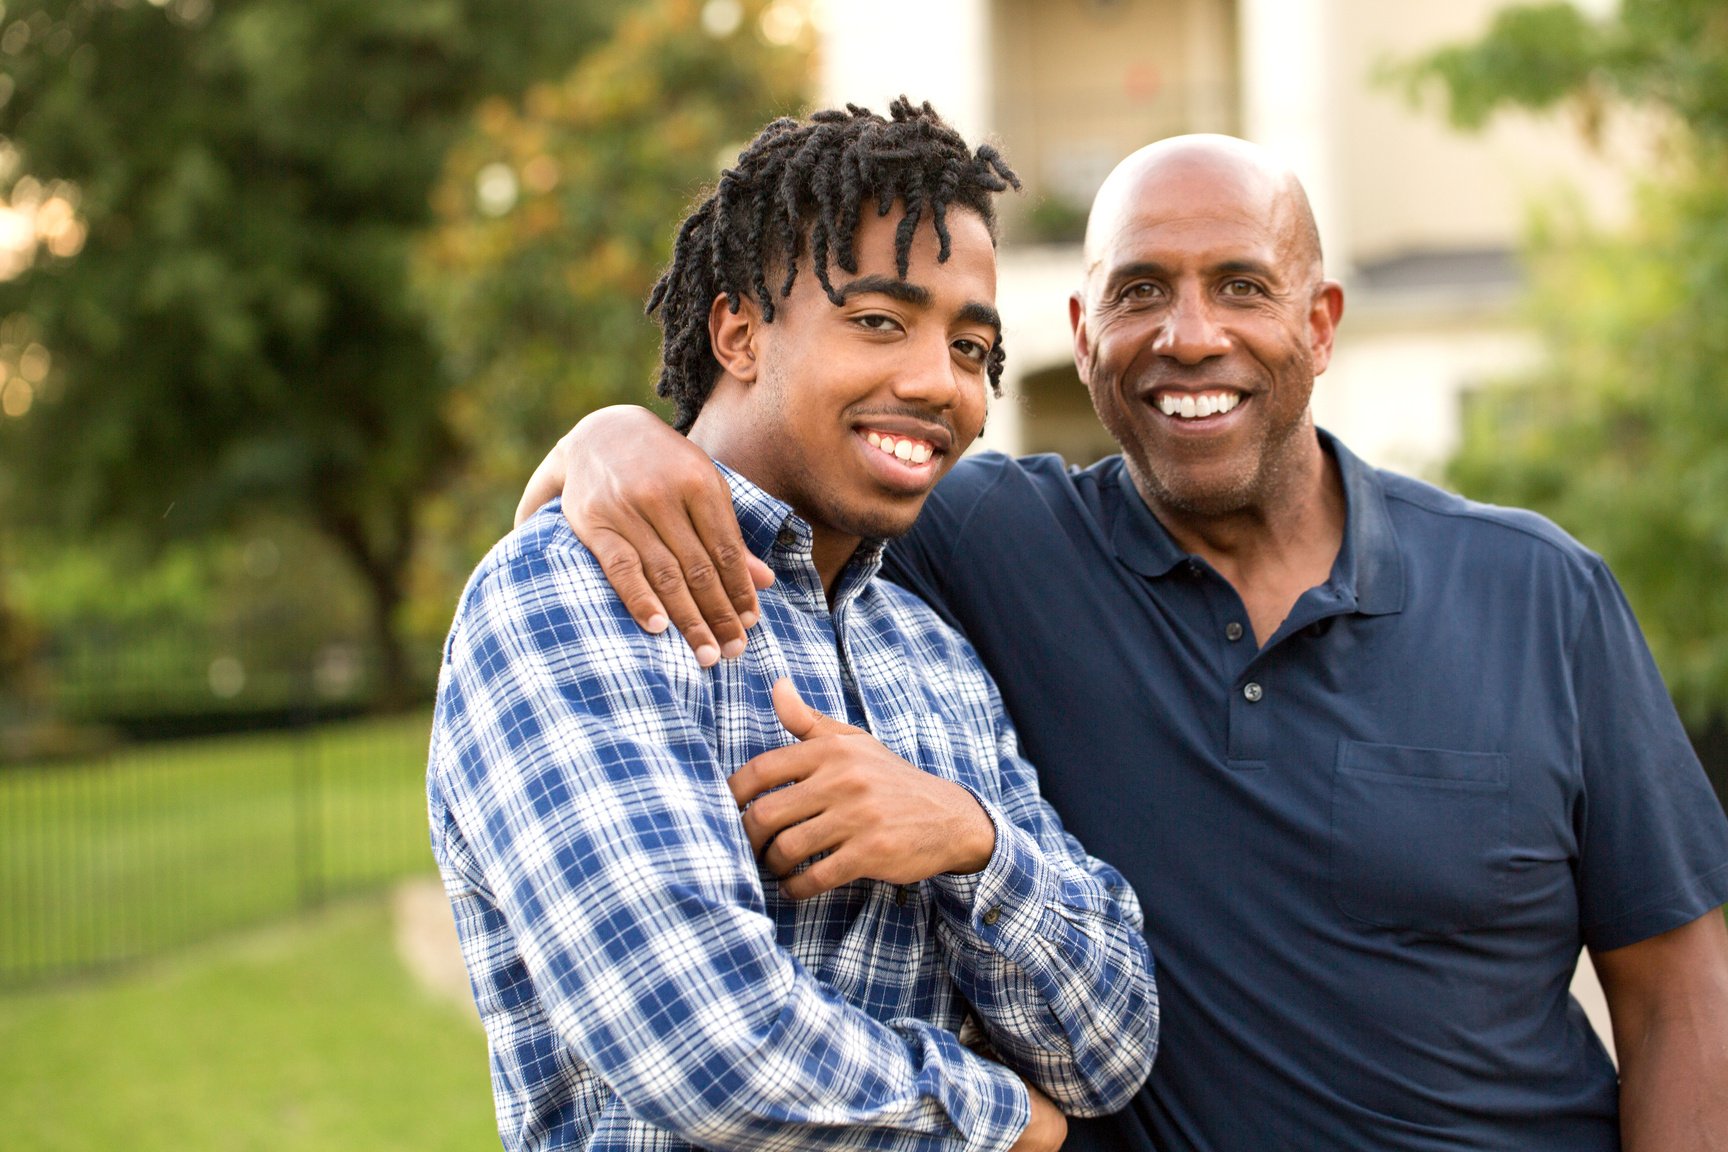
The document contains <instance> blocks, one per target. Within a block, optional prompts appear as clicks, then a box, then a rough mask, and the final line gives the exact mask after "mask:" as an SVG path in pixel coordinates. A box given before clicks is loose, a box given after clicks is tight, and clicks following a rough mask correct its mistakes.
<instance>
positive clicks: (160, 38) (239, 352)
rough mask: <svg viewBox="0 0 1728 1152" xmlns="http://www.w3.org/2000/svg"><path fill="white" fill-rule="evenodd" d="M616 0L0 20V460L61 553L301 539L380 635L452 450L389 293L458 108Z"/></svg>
mask: <svg viewBox="0 0 1728 1152" xmlns="http://www.w3.org/2000/svg"><path fill="white" fill-rule="evenodd" d="M617 6H618V0H514V2H513V3H509V4H496V3H486V2H484V0H149V2H148V3H140V2H137V0H10V2H9V3H6V4H5V5H4V6H3V8H0V191H4V192H5V194H6V198H7V202H8V206H7V208H6V210H5V211H4V212H0V242H4V244H3V245H0V278H4V279H6V280H8V281H9V282H7V283H4V284H0V316H4V317H6V318H5V319H4V321H3V322H0V371H3V372H4V374H5V375H4V380H5V386H4V388H5V390H4V391H3V392H0V445H3V447H4V456H5V459H6V467H7V468H8V470H9V471H11V472H13V473H15V475H14V476H13V478H12V492H13V497H12V501H11V502H12V503H13V504H14V505H15V506H16V509H17V511H18V512H19V513H20V514H28V515H33V516H34V517H36V519H37V520H38V521H39V522H48V523H57V524H59V525H62V526H63V527H65V528H69V529H72V530H73V531H78V530H82V529H88V528H91V527H94V526H99V525H121V526H127V527H129V528H130V529H132V530H135V531H138V532H142V533H146V534H149V535H151V536H155V537H163V536H169V535H173V534H176V533H191V532H201V531H206V530H209V529H211V528H214V527H220V526H222V525H225V524H230V523H233V522H234V520H235V518H236V517H239V516H243V515H250V514H255V513H256V512H257V511H258V510H260V509H266V510H277V511H285V512H288V513H291V514H295V515H300V516H304V517H305V518H307V520H308V521H309V522H310V523H312V524H313V525H315V526H316V527H317V528H318V529H319V530H320V531H321V532H322V533H323V534H324V535H325V536H326V537H328V539H329V540H331V541H332V542H333V543H334V544H335V545H336V546H337V547H338V548H339V549H340V550H341V553H342V554H343V555H344V556H345V557H346V558H347V559H348V561H350V562H351V563H352V565H353V567H354V569H355V571H356V573H357V574H358V576H359V578H360V580H361V581H362V582H363V584H364V586H365V588H366V589H367V591H368V593H369V595H370V599H371V602H372V616H373V627H374V631H375V633H376V638H377V641H378V643H379V645H380V650H381V652H382V653H383V658H384V663H385V668H384V670H383V674H384V677H385V680H386V683H387V684H388V685H389V686H390V689H391V691H392V692H393V693H395V694H399V693H401V692H402V691H403V689H404V688H405V686H406V683H407V667H406V661H405V659H404V654H403V651H402V649H401V646H400V643H399V641H398V637H397V633H396V630H395V622H396V616H397V610H398V607H399V605H400V603H401V600H402V595H403V581H404V573H405V570H406V565H407V563H408V560H409V557H410V554H411V548H412V544H413V541H414V537H415V533H416V528H417V518H418V514H419V508H420V505H421V504H422V502H423V499H424V495H425V494H426V493H427V492H429V491H430V490H432V489H434V488H435V487H436V486H437V484H438V483H439V482H440V481H441V479H442V478H444V477H445V476H446V475H448V473H449V471H450V468H451V465H452V461H453V459H454V450H455V447H456V438H455V436H454V435H453V434H452V431H451V429H450V427H449V424H448V422H447V412H446V409H445V402H446V398H447V394H448V391H449V387H450V384H451V381H452V375H451V371H450V367H451V366H450V364H449V362H448V361H447V360H446V358H445V357H444V356H443V355H442V353H441V350H440V349H439V347H438V345H437V343H436V341H435V339H434V338H433V336H432V334H431V332H430V329H429V325H428V322H427V319H426V317H425V315H424V312H423V309H421V308H420V307H418V306H417V305H416V304H415V303H414V300H413V297H412V295H411V293H410V292H409V291H408V288H407V280H408V257H409V251H410V248H411V245H412V242H413V240H414V237H415V236H416V235H417V234H418V233H419V232H420V231H421V230H422V229H424V228H425V227H426V225H427V224H428V222H429V220H430V216H431V212H430V202H429V196H430V191H431V189H432V187H433V185H434V183H435V182H436V180H437V179H438V176H439V173H440V171H441V166H442V163H443V160H444V156H445V154H446V152H447V151H448V149H449V147H450V146H451V144H452V143H453V142H454V140H455V139H456V138H457V136H458V134H459V133H460V132H461V131H462V130H463V129H464V128H465V126H466V124H467V123H468V119H469V117H470V116H471V115H472V112H473V109H474V108H475V107H477V106H478V105H479V103H480V102H481V101H482V100H483V99H484V98H486V97H487V96H489V95H491V94H496V93H501V92H502V93H514V92H520V91H521V90H522V89H523V88H525V87H526V86H527V85H528V84H530V83H532V82H533V81H535V80H536V79H538V78H542V77H545V76H548V75H554V74H556V73H557V72H558V71H561V70H562V69H564V68H566V67H568V66H569V64H570V62H571V61H572V60H573V59H575V58H576V57H577V56H578V54H579V52H580V51H581V50H582V48H583V47H584V46H585V45H587V44H588V43H589V42H590V41H592V40H593V39H594V38H595V37H596V36H597V35H598V34H599V33H600V32H601V31H602V29H603V27H604V25H605V24H606V23H607V22H608V20H609V17H610V14H611V9H613V8H615V7H617Z"/></svg>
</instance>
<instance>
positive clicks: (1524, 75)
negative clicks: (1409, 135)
mask: <svg viewBox="0 0 1728 1152" xmlns="http://www.w3.org/2000/svg"><path fill="white" fill-rule="evenodd" d="M1409 76H1410V77H1411V79H1412V81H1413V83H1414V84H1415V85H1416V86H1417V87H1419V88H1420V87H1423V86H1426V85H1429V84H1434V83H1435V82H1437V85H1438V87H1439V88H1440V89H1441V90H1442V91H1443V93H1444V94H1445V96H1446V98H1447V100H1448V105H1449V110H1450V114H1451V118H1452V120H1453V122H1454V123H1455V124H1457V125H1458V126H1460V127H1463V128H1475V127H1479V126H1481V125H1482V124H1483V123H1485V122H1486V121H1487V120H1488V119H1489V117H1491V116H1492V115H1494V114H1495V113H1496V112H1498V111H1500V110H1502V109H1506V108H1523V109H1529V110H1546V109H1557V108H1560V107H1562V106H1564V107H1567V108H1569V109H1570V110H1571V111H1572V112H1573V113H1574V115H1575V116H1576V122H1577V124H1578V127H1579V129H1580V130H1581V131H1583V132H1584V133H1585V134H1586V135H1587V136H1588V137H1589V138H1591V139H1592V140H1597V141H1600V140H1602V139H1605V138H1607V137H1609V136H1610V135H1611V134H1612V131H1613V129H1614V128H1615V127H1616V122H1617V121H1618V122H1620V124H1621V125H1622V126H1629V127H1631V128H1632V129H1634V130H1635V133H1636V134H1638V135H1641V136H1643V137H1645V138H1646V139H1647V140H1648V142H1649V156H1648V157H1647V159H1646V162H1645V167H1644V169H1643V172H1642V174H1641V179H1640V180H1639V182H1638V183H1639V191H1638V197H1637V211H1636V213H1635V218H1634V220H1633V222H1632V223H1631V225H1630V227H1629V228H1627V229H1625V230H1623V231H1617V232H1606V231H1603V230H1601V229H1600V228H1596V227H1592V226H1591V225H1590V224H1588V223H1587V222H1585V221H1583V220H1580V219H1578V218H1576V216H1575V215H1573V216H1570V217H1569V216H1568V215H1567V214H1565V213H1555V212H1550V213H1549V214H1548V215H1547V217H1546V219H1545V221H1544V222H1543V223H1542V225H1541V226H1540V227H1539V228H1538V230H1537V233H1536V235H1535V237H1534V243H1533V244H1532V246H1531V254H1530V267H1531V269H1532V274H1533V286H1534V287H1533V293H1532V300H1531V310H1532V315H1533V316H1534V317H1535V319H1536V321H1537V324H1538V326H1539V328H1540V330H1541V332H1542V334H1543V336H1544V338H1545V342H1546V346H1547V349H1548V355H1547V358H1546V365H1545V367H1543V368H1542V369H1541V370H1540V371H1539V372H1538V373H1537V374H1536V376H1535V377H1534V378H1533V379H1528V380H1521V381H1514V382H1509V383H1508V384H1507V385H1505V386H1503V387H1501V388H1498V389H1494V390H1491V391H1490V392H1488V393H1487V394H1485V395H1483V396H1481V397H1480V398H1479V399H1478V401H1477V402H1476V403H1474V404H1473V405H1472V407H1471V409H1470V411H1469V412H1468V417H1467V420H1466V429H1465V436H1464V442H1463V446H1462V449H1461V450H1460V452H1459V453H1458V455H1457V457H1456V458H1455V460H1454V461H1453V462H1452V465H1451V471H1450V479H1451V480H1452V482H1454V483H1455V484H1457V485H1458V487H1459V488H1460V489H1462V490H1463V491H1465V492H1467V493H1469V494H1471V495H1473V496H1478V497H1481V498H1484V499H1488V500H1494V501H1498V502H1503V503H1512V504H1521V505H1526V506H1529V507H1534V508H1536V509H1538V510H1540V511H1542V512H1544V513H1546V514H1548V515H1550V516H1551V517H1553V518H1554V519H1555V520H1557V521H1559V522H1560V523H1561V524H1563V525H1565V526H1567V527H1568V528H1570V529H1571V530H1572V531H1574V532H1575V533H1577V534H1578V535H1579V536H1580V537H1582V538H1583V539H1584V540H1585V541H1586V542H1588V543H1589V544H1590V545H1591V546H1592V547H1594V548H1596V549H1597V550H1598V551H1600V552H1601V553H1602V554H1603V555H1604V556H1605V557H1606V558H1607V559H1608V561H1609V562H1610V564H1611V565H1612V566H1613V568H1614V570H1615V572H1616V573H1617V575H1618V576H1619V577H1620V579H1621V581H1622V582H1623V584H1624V585H1625V587H1626V591H1627V595H1628V597H1629V598H1630V599H1631V600H1632V602H1633V604H1634V605H1635V607H1636V609H1637V612H1638V615H1639V618H1640V620H1641V622H1642V623H1643V625H1644V628H1645V631H1646V633H1647V635H1648V637H1649V639H1650V643H1651V647H1652V648H1653V650H1654V651H1655V654H1656V657H1657V660H1658V662H1659V663H1660V664H1661V665H1662V668H1663V672H1664V673H1665V675H1666V676H1667V679H1668V683H1669V686H1670V688H1671V689H1672V691H1673V692H1674V695H1675V698H1676V701H1677V702H1678V703H1679V705H1680V707H1681V710H1682V712H1683V714H1684V715H1685V716H1686V718H1687V721H1688V723H1689V724H1690V725H1692V727H1693V729H1694V731H1700V732H1701V731H1704V730H1707V729H1708V728H1710V727H1711V726H1713V725H1714V726H1720V725H1722V724H1723V723H1724V722H1725V720H1728V597H1724V596H1723V594H1722V589H1723V586H1724V584H1725V583H1728V225H1725V223H1724V222H1725V221H1728V7H1724V5H1723V4H1722V3H1721V2H1720V0H1623V2H1622V3H1621V5H1620V6H1619V8H1618V10H1617V11H1616V12H1615V13H1614V14H1613V15H1612V16H1609V17H1606V18H1601V19H1591V18H1589V17H1587V16H1586V15H1584V14H1583V13H1581V12H1579V11H1578V10H1577V9H1575V8H1573V7H1571V6H1569V5H1566V4H1546V5H1539V6H1525V7H1518V8H1512V9H1507V10H1505V11H1503V12H1501V13H1500V15H1499V16H1498V17H1497V18H1496V20H1495V21H1494V23H1493V25H1492V27H1491V28H1490V29H1489V30H1488V32H1487V33H1486V34H1485V35H1484V36H1483V37H1482V38H1481V39H1480V40H1479V41H1477V42H1475V43H1472V44H1467V45H1458V46H1452V47H1447V48H1444V49H1441V50H1439V51H1437V52H1435V53H1433V54H1431V55H1429V56H1428V57H1427V58H1426V59H1424V60H1423V61H1421V62H1420V63H1419V64H1417V65H1416V66H1415V67H1414V68H1413V69H1412V70H1411V71H1410V73H1409Z"/></svg>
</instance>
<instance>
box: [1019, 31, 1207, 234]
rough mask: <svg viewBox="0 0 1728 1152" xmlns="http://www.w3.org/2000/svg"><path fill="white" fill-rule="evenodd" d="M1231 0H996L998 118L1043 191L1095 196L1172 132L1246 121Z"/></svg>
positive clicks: (1032, 182) (1028, 175)
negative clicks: (1139, 153)
mask: <svg viewBox="0 0 1728 1152" xmlns="http://www.w3.org/2000/svg"><path fill="white" fill-rule="evenodd" d="M1234 12H1235V5H1234V4H1233V3H1232V2H1231V0H995V2H994V3H993V4H992V5H991V11H990V20H991V42H992V50H991V59H992V73H993V80H992V85H991V87H992V91H993V99H992V102H993V107H994V124H993V127H994V129H995V131H996V132H997V133H999V134H1000V135H1001V137H1002V139H1003V140H1004V141H1005V143H1006V145H1007V150H1008V153H1009V156H1010V158H1011V159H1012V160H1013V162H1014V164H1015V166H1016V167H1017V168H1018V169H1019V170H1020V173H1021V175H1022V177H1023V178H1025V179H1026V181H1027V183H1028V185H1029V188H1030V190H1031V191H1032V192H1033V194H1034V195H1060V196H1063V197H1065V198H1067V199H1068V200H1071V201H1073V202H1075V203H1078V204H1081V205H1085V204H1088V203H1090V202H1091V199H1092V194H1093V192H1095V191H1096V190H1097V188H1098V185H1099V184H1100V183H1101V182H1102V181H1103V178H1104V176H1105V175H1106V174H1107V173H1108V172H1109V171H1110V169H1111V168H1112V167H1114V166H1115V164H1116V162H1117V161H1118V160H1120V159H1121V158H1122V157H1123V156H1125V155H1127V154H1128V153H1129V152H1132V151H1133V150H1134V149H1135V148H1138V147H1140V146H1141V145H1142V144H1145V143H1147V142H1148V141H1151V140H1156V139H1158V138H1159V137H1161V136H1168V135H1172V134H1174V133H1179V132H1195V131H1215V132H1228V131H1233V130H1235V129H1236V124H1237V118H1236V90H1237V79H1236V64H1235V61H1236V52H1235V42H1236V34H1235V24H1234Z"/></svg>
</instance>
